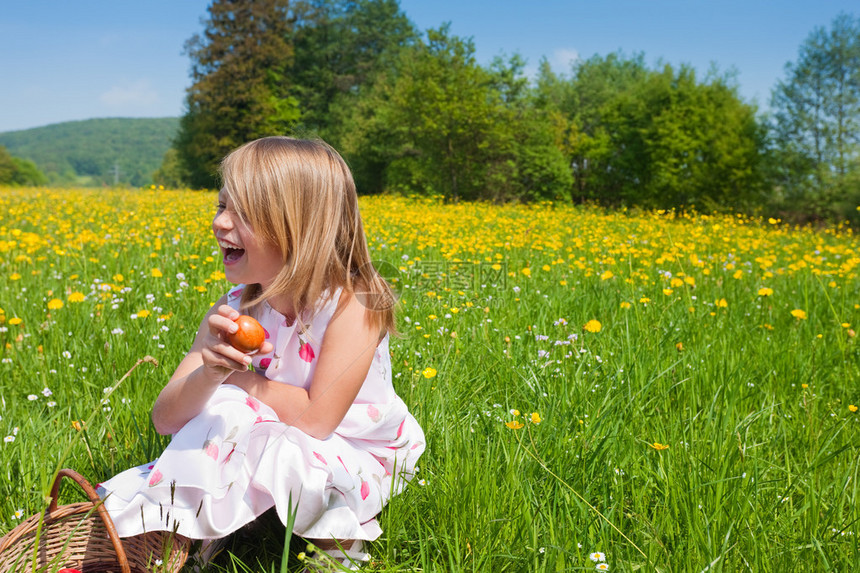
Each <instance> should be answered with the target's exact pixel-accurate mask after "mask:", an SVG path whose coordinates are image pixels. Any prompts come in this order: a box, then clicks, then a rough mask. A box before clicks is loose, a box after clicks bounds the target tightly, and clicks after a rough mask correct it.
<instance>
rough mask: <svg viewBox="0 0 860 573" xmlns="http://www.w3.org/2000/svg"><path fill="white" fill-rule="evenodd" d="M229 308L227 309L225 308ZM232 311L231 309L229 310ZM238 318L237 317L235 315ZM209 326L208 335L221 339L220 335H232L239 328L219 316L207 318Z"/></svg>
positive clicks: (229, 320) (230, 320) (224, 317)
mask: <svg viewBox="0 0 860 573" xmlns="http://www.w3.org/2000/svg"><path fill="white" fill-rule="evenodd" d="M227 308H229V307H227ZM231 310H232V309H231ZM237 316H238V315H237ZM208 324H209V333H210V334H211V335H212V336H214V337H216V338H219V339H220V338H222V337H221V334H222V333H225V334H232V333H234V332H236V331H237V330H239V326H238V325H237V324H236V323H235V322H234V321H233V320H232V319H230V318H228V317H226V316H224V315H221V314H213V315H210V316H209V320H208Z"/></svg>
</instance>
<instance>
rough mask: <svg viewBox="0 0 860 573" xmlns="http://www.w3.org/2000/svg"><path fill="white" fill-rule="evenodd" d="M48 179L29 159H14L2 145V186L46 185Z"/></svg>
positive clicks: (0, 176)
mask: <svg viewBox="0 0 860 573" xmlns="http://www.w3.org/2000/svg"><path fill="white" fill-rule="evenodd" d="M47 181H48V179H47V177H45V175H44V173H42V172H41V171H39V168H38V167H36V164H35V163H33V162H32V161H30V160H29V159H21V158H20V157H14V156H12V155H11V154H10V153H9V150H7V149H6V147H4V146H2V145H0V185H16V186H17V185H24V186H33V185H44V184H45V183H47Z"/></svg>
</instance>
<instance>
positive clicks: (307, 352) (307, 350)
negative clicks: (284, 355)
mask: <svg viewBox="0 0 860 573" xmlns="http://www.w3.org/2000/svg"><path fill="white" fill-rule="evenodd" d="M299 358H301V359H302V360H304V361H305V362H313V360H314V358H316V355H315V354H314V349H313V347H311V345H310V344H308V343H307V342H305V341H303V340H302V339H301V338H299Z"/></svg>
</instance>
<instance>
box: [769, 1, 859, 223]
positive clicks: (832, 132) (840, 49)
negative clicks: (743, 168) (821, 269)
mask: <svg viewBox="0 0 860 573" xmlns="http://www.w3.org/2000/svg"><path fill="white" fill-rule="evenodd" d="M785 76H786V77H785V79H784V80H782V81H780V82H779V83H778V84H777V86H776V88H774V90H773V93H772V94H771V108H772V109H773V118H772V133H773V144H774V147H775V154H776V156H777V158H778V160H777V165H778V169H777V173H776V177H777V183H778V184H779V190H780V191H781V193H782V197H783V198H784V203H785V204H786V205H787V206H788V207H789V208H793V209H795V210H801V209H802V210H804V211H807V212H813V213H814V215H817V216H827V215H828V213H829V211H830V209H831V207H832V205H833V204H834V203H836V202H841V201H842V200H843V199H844V196H845V194H846V193H850V192H851V189H852V186H853V184H854V182H856V180H857V178H858V175H857V174H856V173H854V171H855V170H856V169H857V167H858V164H860V162H858V159H860V148H858V144H860V19H858V18H854V17H853V16H850V15H847V14H840V15H839V16H837V17H836V18H835V19H834V20H833V22H832V25H831V27H830V29H825V28H823V27H819V28H816V29H815V30H813V31H812V33H811V34H810V35H809V36H808V37H807V39H806V41H805V42H804V43H803V44H802V45H801V46H800V50H799V54H798V59H797V61H796V62H793V63H789V64H787V65H786V67H785Z"/></svg>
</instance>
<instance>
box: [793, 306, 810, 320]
mask: <svg viewBox="0 0 860 573" xmlns="http://www.w3.org/2000/svg"><path fill="white" fill-rule="evenodd" d="M791 316H793V317H794V318H796V319H797V320H806V311H804V310H800V309H799V308H795V309H794V310H792V311H791Z"/></svg>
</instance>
